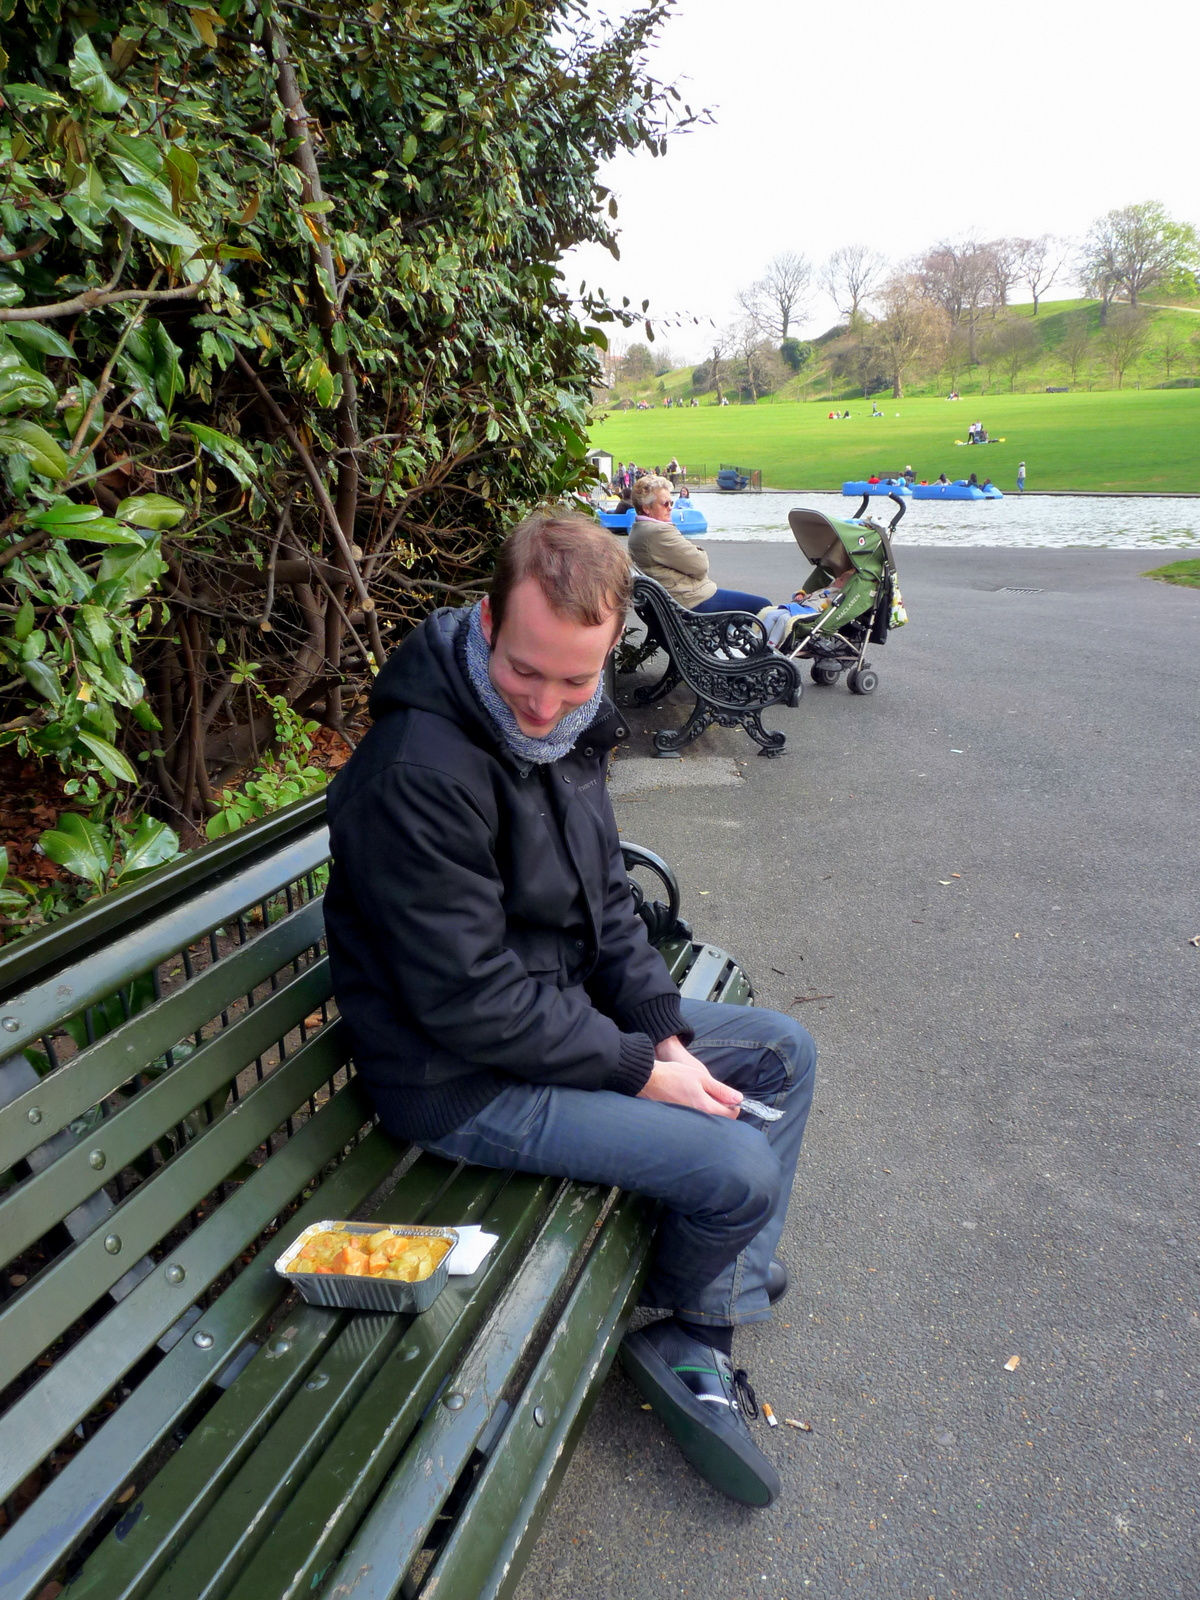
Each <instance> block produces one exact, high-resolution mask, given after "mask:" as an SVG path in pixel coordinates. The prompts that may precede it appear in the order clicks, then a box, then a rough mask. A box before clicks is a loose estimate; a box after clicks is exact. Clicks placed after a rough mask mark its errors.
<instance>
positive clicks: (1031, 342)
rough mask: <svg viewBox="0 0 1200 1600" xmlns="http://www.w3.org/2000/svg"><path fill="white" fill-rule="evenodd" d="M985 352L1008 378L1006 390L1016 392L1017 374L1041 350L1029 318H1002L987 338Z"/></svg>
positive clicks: (1040, 342)
mask: <svg viewBox="0 0 1200 1600" xmlns="http://www.w3.org/2000/svg"><path fill="white" fill-rule="evenodd" d="M987 346H988V350H987V354H988V357H989V359H990V360H991V361H992V362H994V363H995V365H996V366H998V367H999V368H1000V370H1001V371H1002V372H1004V373H1005V374H1006V375H1007V377H1008V392H1009V393H1010V394H1013V393H1015V391H1016V387H1017V375H1018V373H1019V372H1020V371H1021V370H1022V368H1024V367H1027V366H1029V364H1030V362H1032V361H1035V360H1036V359H1037V357H1038V356H1040V355H1041V353H1042V341H1041V338H1040V337H1039V335H1038V331H1037V329H1036V328H1035V327H1034V326H1033V323H1032V322H1031V321H1030V320H1029V318H1028V317H1005V318H1004V319H1003V320H1001V321H999V322H997V323H996V326H995V327H994V328H993V329H992V331H991V333H990V335H989V337H988V340H987Z"/></svg>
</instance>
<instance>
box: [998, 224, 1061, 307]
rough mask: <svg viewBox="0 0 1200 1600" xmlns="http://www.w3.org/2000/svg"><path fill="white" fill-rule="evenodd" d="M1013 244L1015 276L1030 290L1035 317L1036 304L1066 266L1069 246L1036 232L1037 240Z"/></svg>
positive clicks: (1022, 240) (1018, 241) (1015, 241)
mask: <svg viewBox="0 0 1200 1600" xmlns="http://www.w3.org/2000/svg"><path fill="white" fill-rule="evenodd" d="M1012 242H1013V244H1015V245H1016V246H1017V274H1018V277H1019V278H1020V281H1021V282H1022V283H1023V284H1024V285H1025V287H1026V288H1027V289H1028V290H1029V295H1030V298H1031V299H1032V301H1033V314H1034V316H1035V317H1036V316H1037V314H1038V302H1039V301H1040V300H1041V298H1042V296H1043V295H1044V294H1045V292H1046V290H1047V289H1049V288H1050V286H1051V284H1052V283H1053V282H1054V280H1055V279H1056V278H1057V277H1058V275H1059V273H1060V272H1061V271H1062V269H1063V266H1064V265H1065V263H1066V259H1067V250H1068V246H1067V245H1066V243H1065V242H1064V241H1063V240H1062V239H1056V238H1055V237H1054V235H1053V234H1052V233H1039V234H1038V236H1037V238H1036V239H1014V240H1013V241H1012Z"/></svg>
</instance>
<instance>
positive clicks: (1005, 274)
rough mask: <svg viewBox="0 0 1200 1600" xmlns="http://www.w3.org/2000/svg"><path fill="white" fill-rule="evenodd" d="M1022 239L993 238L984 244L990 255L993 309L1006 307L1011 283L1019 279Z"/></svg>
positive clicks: (1011, 286)
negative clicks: (987, 243)
mask: <svg viewBox="0 0 1200 1600" xmlns="http://www.w3.org/2000/svg"><path fill="white" fill-rule="evenodd" d="M1023 243H1024V240H1022V239H993V240H992V241H991V243H990V244H989V245H987V246H986V249H987V250H988V252H989V254H990V256H991V267H992V282H991V298H992V304H993V309H994V308H995V307H996V306H1000V307H1001V308H1004V307H1007V305H1008V297H1009V295H1010V294H1011V292H1012V289H1013V285H1014V284H1017V283H1019V282H1020V281H1021V245H1022V244H1023Z"/></svg>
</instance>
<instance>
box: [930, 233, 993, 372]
mask: <svg viewBox="0 0 1200 1600" xmlns="http://www.w3.org/2000/svg"><path fill="white" fill-rule="evenodd" d="M917 275H918V277H919V278H920V281H921V288H922V292H923V293H924V295H925V296H926V298H927V299H929V300H932V301H933V302H934V304H935V305H939V306H941V308H942V310H943V311H944V312H945V313H946V316H947V317H948V318H949V320H950V322H951V324H952V325H953V326H955V327H957V326H959V325H960V324H961V325H962V326H963V327H964V328H965V329H966V333H967V352H968V356H969V359H970V360H971V361H974V360H975V357H976V350H975V342H976V330H977V328H978V326H979V319H980V317H981V316H982V315H983V311H984V308H985V307H986V306H987V305H988V303H989V301H990V298H991V294H992V290H993V284H994V281H995V273H994V265H993V260H992V250H991V246H990V245H986V244H982V243H981V242H980V241H979V240H978V239H975V238H970V237H968V238H966V239H961V240H958V241H953V242H952V241H949V240H943V241H942V242H941V243H940V244H937V245H935V246H934V247H933V249H932V250H930V251H929V252H928V253H927V254H926V255H925V256H923V257H922V259H921V261H920V263H919V265H918V268H917Z"/></svg>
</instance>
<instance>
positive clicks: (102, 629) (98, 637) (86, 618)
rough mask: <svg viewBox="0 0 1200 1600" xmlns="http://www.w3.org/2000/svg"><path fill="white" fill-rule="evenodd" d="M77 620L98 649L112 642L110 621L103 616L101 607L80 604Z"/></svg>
mask: <svg viewBox="0 0 1200 1600" xmlns="http://www.w3.org/2000/svg"><path fill="white" fill-rule="evenodd" d="M79 620H80V622H81V623H82V624H83V626H84V628H85V629H86V630H87V635H88V638H89V639H90V640H91V641H92V643H93V644H94V645H95V646H96V648H97V649H98V650H99V649H102V648H103V647H104V646H105V645H106V644H111V643H112V637H113V631H112V623H111V622H110V621H109V620H108V618H107V616H105V614H104V611H103V608H102V607H100V606H80V608H79Z"/></svg>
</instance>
